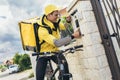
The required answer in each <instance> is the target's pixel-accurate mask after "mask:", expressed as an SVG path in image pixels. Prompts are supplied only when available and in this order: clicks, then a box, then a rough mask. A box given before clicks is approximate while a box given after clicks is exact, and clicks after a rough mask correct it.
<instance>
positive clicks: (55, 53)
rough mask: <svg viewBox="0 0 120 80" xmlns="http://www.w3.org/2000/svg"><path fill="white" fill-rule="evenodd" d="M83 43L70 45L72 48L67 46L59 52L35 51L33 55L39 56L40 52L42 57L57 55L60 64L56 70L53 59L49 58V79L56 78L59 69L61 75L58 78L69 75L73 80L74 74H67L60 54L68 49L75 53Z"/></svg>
mask: <svg viewBox="0 0 120 80" xmlns="http://www.w3.org/2000/svg"><path fill="white" fill-rule="evenodd" d="M82 47H83V45H77V46H74V47H70V48H67V49H65V50H59V51H58V52H42V53H39V52H38V53H33V54H32V56H36V55H37V56H38V55H40V54H42V55H40V56H42V57H45V56H51V55H57V59H58V65H57V68H56V69H55V70H53V67H52V64H51V61H50V60H49V61H48V64H47V69H48V70H47V71H46V72H47V80H56V78H55V74H56V73H57V71H59V76H58V80H63V79H64V77H65V76H68V77H69V80H73V78H72V74H71V73H68V74H65V73H64V66H63V62H62V61H61V60H60V59H59V57H60V55H62V54H65V53H66V52H67V51H68V52H67V53H74V52H75V51H80V50H82V49H80V48H82Z"/></svg>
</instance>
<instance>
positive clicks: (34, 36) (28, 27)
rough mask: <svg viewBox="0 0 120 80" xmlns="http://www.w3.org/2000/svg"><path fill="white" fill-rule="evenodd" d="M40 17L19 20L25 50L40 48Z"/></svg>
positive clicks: (36, 50)
mask: <svg viewBox="0 0 120 80" xmlns="http://www.w3.org/2000/svg"><path fill="white" fill-rule="evenodd" d="M38 20H40V18H39V17H36V18H32V19H28V20H24V21H21V22H19V29H20V35H21V41H22V46H23V49H24V50H27V51H34V52H38V51H39V50H40V46H39V38H38V28H39V25H38V24H37V22H38Z"/></svg>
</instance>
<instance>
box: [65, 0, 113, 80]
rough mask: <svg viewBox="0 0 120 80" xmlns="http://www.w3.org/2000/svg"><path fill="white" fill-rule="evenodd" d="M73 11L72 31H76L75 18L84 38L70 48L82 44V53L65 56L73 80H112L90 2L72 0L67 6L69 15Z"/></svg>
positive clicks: (86, 0) (88, 0)
mask: <svg viewBox="0 0 120 80" xmlns="http://www.w3.org/2000/svg"><path fill="white" fill-rule="evenodd" d="M74 10H77V12H76V14H75V15H74V16H72V17H73V26H74V29H75V30H76V29H77V28H76V27H75V23H74V20H75V17H77V19H78V20H79V24H80V26H79V28H80V32H81V34H83V35H84V36H82V37H81V38H80V39H78V40H77V41H76V42H74V43H72V44H71V45H70V46H73V45H78V44H83V45H84V47H83V50H84V51H79V52H76V53H74V54H68V56H67V60H68V63H69V69H70V72H71V73H72V74H73V80H112V79H111V72H110V69H109V65H108V62H107V58H106V55H105V50H104V47H103V45H102V44H101V42H102V41H101V37H100V33H99V30H98V26H97V24H96V20H95V16H94V12H93V9H92V6H91V3H90V0H74V1H73V2H72V3H71V5H69V7H68V11H69V13H70V14H71V13H72V12H74Z"/></svg>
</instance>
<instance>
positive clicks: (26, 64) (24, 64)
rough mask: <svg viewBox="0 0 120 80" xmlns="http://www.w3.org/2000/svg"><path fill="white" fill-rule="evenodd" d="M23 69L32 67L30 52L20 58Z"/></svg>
mask: <svg viewBox="0 0 120 80" xmlns="http://www.w3.org/2000/svg"><path fill="white" fill-rule="evenodd" d="M19 65H20V68H21V70H25V69H29V68H30V67H31V62H30V57H29V55H28V54H24V55H22V57H21V58H20V60H19Z"/></svg>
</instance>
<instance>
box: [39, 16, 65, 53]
mask: <svg viewBox="0 0 120 80" xmlns="http://www.w3.org/2000/svg"><path fill="white" fill-rule="evenodd" d="M43 22H44V23H45V24H47V26H48V27H50V28H51V30H52V34H50V33H49V32H48V30H47V29H46V28H44V27H43V26H44V24H43ZM38 24H39V25H40V27H39V29H38V37H39V40H40V43H42V42H43V41H44V43H43V44H42V45H41V48H40V52H50V51H57V50H58V48H57V47H56V46H55V45H54V40H55V39H59V38H60V33H59V29H60V30H64V29H65V26H64V24H62V23H59V29H57V30H56V31H54V30H53V29H55V26H54V25H53V23H52V22H50V21H49V20H47V19H46V16H43V17H42V18H40V21H39V22H38Z"/></svg>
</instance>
